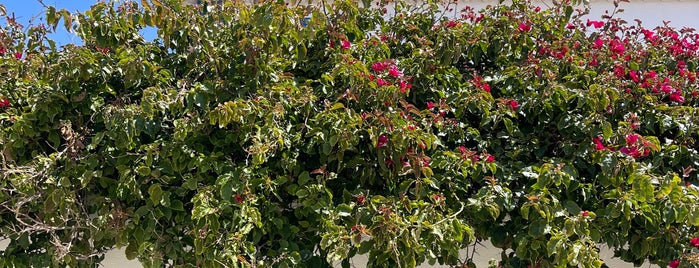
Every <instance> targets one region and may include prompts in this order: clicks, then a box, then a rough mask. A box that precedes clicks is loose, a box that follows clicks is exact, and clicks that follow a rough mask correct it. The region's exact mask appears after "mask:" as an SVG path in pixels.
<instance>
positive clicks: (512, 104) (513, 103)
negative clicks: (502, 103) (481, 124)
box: [507, 100, 519, 110]
mask: <svg viewBox="0 0 699 268" xmlns="http://www.w3.org/2000/svg"><path fill="white" fill-rule="evenodd" d="M507 104H508V105H510V108H511V109H512V110H517V107H519V102H517V101H516V100H510V101H509V102H508V103H507Z"/></svg>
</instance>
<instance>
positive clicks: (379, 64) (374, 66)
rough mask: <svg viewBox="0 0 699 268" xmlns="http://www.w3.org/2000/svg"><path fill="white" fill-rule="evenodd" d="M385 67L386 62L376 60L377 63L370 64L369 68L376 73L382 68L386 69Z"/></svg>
mask: <svg viewBox="0 0 699 268" xmlns="http://www.w3.org/2000/svg"><path fill="white" fill-rule="evenodd" d="M386 67H388V64H387V63H384V62H377V63H374V64H372V65H371V69H372V70H374V72H377V73H378V72H382V71H383V70H385V69H386Z"/></svg>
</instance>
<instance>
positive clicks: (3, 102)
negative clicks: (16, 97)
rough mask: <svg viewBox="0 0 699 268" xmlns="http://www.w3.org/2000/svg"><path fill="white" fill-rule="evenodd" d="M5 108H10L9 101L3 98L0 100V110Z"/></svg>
mask: <svg viewBox="0 0 699 268" xmlns="http://www.w3.org/2000/svg"><path fill="white" fill-rule="evenodd" d="M7 107H10V100H8V99H5V98H3V99H2V100H0V108H2V109H5V108H7Z"/></svg>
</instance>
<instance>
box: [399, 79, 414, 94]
mask: <svg viewBox="0 0 699 268" xmlns="http://www.w3.org/2000/svg"><path fill="white" fill-rule="evenodd" d="M399 85H400V92H401V93H405V92H406V91H408V89H411V88H412V87H413V85H411V84H410V83H408V82H405V81H400V83H399Z"/></svg>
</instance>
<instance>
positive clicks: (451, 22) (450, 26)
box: [444, 20, 459, 28]
mask: <svg viewBox="0 0 699 268" xmlns="http://www.w3.org/2000/svg"><path fill="white" fill-rule="evenodd" d="M458 25H459V23H457V22H456V21H453V20H450V21H448V22H447V24H446V25H444V27H446V28H454V27H456V26H458Z"/></svg>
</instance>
